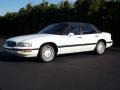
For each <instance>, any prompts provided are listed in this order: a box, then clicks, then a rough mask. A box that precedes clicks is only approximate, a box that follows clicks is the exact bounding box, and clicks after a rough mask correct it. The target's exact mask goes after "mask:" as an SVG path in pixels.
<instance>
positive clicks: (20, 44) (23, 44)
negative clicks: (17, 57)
mask: <svg viewBox="0 0 120 90" xmlns="http://www.w3.org/2000/svg"><path fill="white" fill-rule="evenodd" d="M17 46H18V47H32V44H31V43H26V42H19V43H18V44H17Z"/></svg>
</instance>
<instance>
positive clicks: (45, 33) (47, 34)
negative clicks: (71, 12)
mask: <svg viewBox="0 0 120 90" xmlns="http://www.w3.org/2000/svg"><path fill="white" fill-rule="evenodd" d="M112 44H113V41H112V39H111V34H110V33H107V32H101V31H100V30H99V29H98V28H96V27H95V26H94V25H92V24H88V23H74V22H65V23H57V24H52V25H49V26H47V27H46V28H44V29H43V30H41V31H40V32H38V33H36V34H32V35H23V36H17V37H13V38H10V39H7V40H6V42H5V44H4V45H3V47H4V48H5V49H6V51H7V52H10V53H13V54H15V55H18V56H22V57H38V58H39V59H40V60H41V61H43V62H50V61H52V60H53V59H54V57H55V55H59V54H67V53H76V52H86V51H94V52H96V54H99V55H101V54H103V53H104V52H105V49H106V48H108V47H110V46H112Z"/></svg>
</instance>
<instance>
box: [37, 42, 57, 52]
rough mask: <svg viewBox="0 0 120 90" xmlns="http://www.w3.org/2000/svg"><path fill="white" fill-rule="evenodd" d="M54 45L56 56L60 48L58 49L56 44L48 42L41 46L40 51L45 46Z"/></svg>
mask: <svg viewBox="0 0 120 90" xmlns="http://www.w3.org/2000/svg"><path fill="white" fill-rule="evenodd" d="M47 44H48V45H52V46H53V47H54V49H55V54H57V53H58V47H57V45H56V44H55V43H53V42H46V43H43V44H42V45H41V46H40V49H41V48H42V47H43V46H44V45H47ZM40 49H39V50H40Z"/></svg>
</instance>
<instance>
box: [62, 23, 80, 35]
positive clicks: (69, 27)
mask: <svg viewBox="0 0 120 90" xmlns="http://www.w3.org/2000/svg"><path fill="white" fill-rule="evenodd" d="M72 27H78V28H79V34H75V35H81V25H71V24H69V26H68V28H67V29H66V30H67V31H70V29H71V28H72ZM66 30H65V31H66ZM69 33H70V32H69ZM69 33H67V34H65V32H63V34H62V35H68V34H69ZM71 33H72V32H71Z"/></svg>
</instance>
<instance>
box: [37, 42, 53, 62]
mask: <svg viewBox="0 0 120 90" xmlns="http://www.w3.org/2000/svg"><path fill="white" fill-rule="evenodd" d="M38 57H39V58H40V60H41V61H42V62H51V61H52V60H53V59H54V57H55V49H54V47H53V46H52V45H48V44H47V45H44V46H42V47H41V49H40V52H39V54H38Z"/></svg>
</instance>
